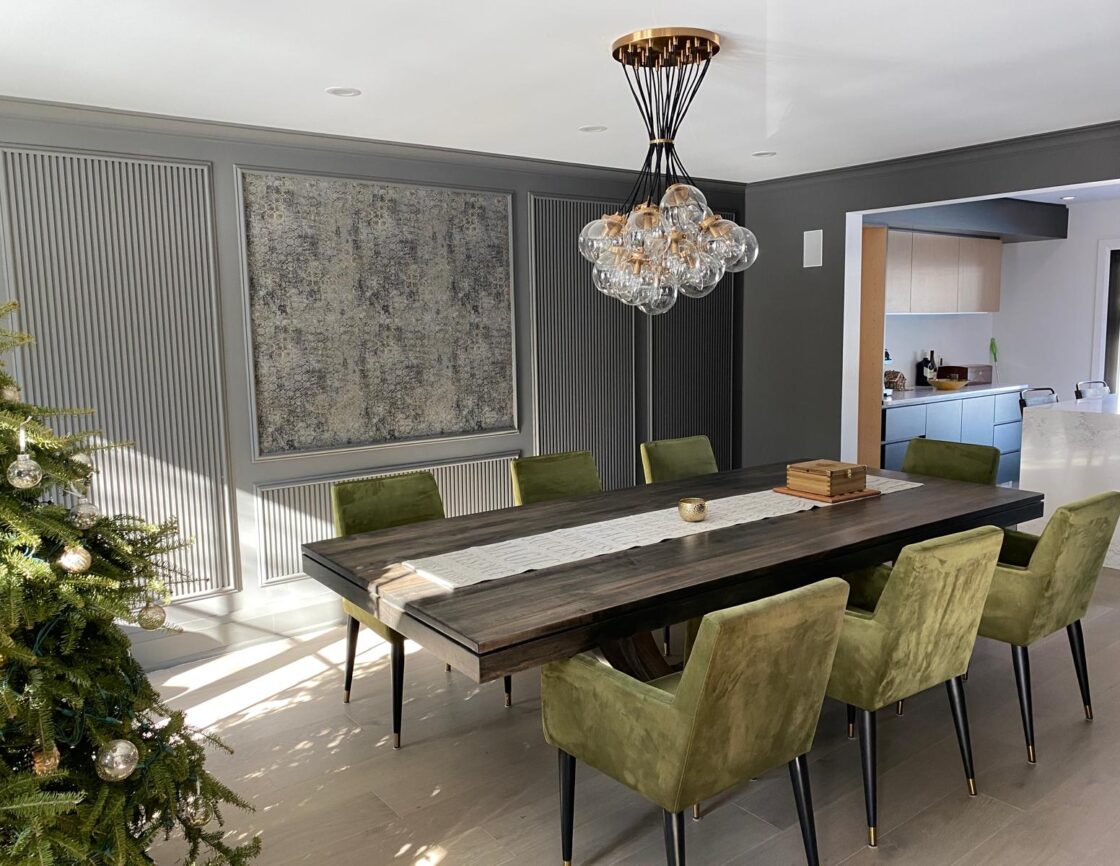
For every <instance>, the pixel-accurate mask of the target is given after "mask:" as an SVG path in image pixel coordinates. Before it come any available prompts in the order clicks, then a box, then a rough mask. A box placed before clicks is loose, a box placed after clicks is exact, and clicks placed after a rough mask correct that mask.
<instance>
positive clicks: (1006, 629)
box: [979, 533, 1041, 646]
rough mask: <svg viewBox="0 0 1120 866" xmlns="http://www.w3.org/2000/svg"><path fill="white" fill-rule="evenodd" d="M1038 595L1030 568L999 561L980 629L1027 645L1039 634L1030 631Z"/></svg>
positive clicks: (1002, 638) (1036, 583)
mask: <svg viewBox="0 0 1120 866" xmlns="http://www.w3.org/2000/svg"><path fill="white" fill-rule="evenodd" d="M1017 534H1022V533H1017ZM1040 596H1041V587H1040V585H1039V578H1038V577H1037V575H1035V574H1034V573H1033V572H1031V571H1030V569H1027V568H1021V567H1019V566H1017V565H1004V564H1003V563H1000V564H999V565H997V566H996V570H995V574H993V575H992V586H991V589H989V590H988V599H987V601H986V602H985V603H984V615H983V617H981V619H980V632H979V633H980V634H981V635H983V636H984V637H987V638H992V639H994V640H1001V641H1004V642H1005V643H1010V644H1017V645H1019V646H1027V645H1029V644H1030V643H1031V642H1032V641H1034V640H1035V639H1036V638H1037V637H1040V635H1034V634H1032V633H1031V632H1032V627H1033V625H1034V618H1035V612H1036V610H1037V608H1038V603H1039V598H1040Z"/></svg>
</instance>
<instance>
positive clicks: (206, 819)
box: [179, 797, 214, 827]
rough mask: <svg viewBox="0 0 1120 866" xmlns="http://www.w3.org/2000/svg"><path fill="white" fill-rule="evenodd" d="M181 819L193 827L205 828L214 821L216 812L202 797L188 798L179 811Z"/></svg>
mask: <svg viewBox="0 0 1120 866" xmlns="http://www.w3.org/2000/svg"><path fill="white" fill-rule="evenodd" d="M179 817H180V818H182V819H183V822H184V823H185V824H189V825H190V826H192V827H205V826H206V825H207V824H209V823H210V822H211V821H212V820H214V810H213V809H211V808H210V804H209V803H207V802H206V801H205V800H203V799H202V798H201V797H188V798H187V801H186V803H184V804H183V808H182V809H180V810H179Z"/></svg>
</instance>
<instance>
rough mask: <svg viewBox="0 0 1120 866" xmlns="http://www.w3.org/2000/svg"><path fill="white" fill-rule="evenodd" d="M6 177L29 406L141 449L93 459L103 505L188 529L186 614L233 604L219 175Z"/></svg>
mask: <svg viewBox="0 0 1120 866" xmlns="http://www.w3.org/2000/svg"><path fill="white" fill-rule="evenodd" d="M3 167H4V177H3V205H4V217H5V219H4V222H5V226H6V229H7V238H5V241H6V253H7V255H6V259H7V267H6V269H5V270H6V274H5V276H6V278H7V280H6V281H7V283H8V285H7V294H8V295H9V296H11V297H14V298H16V299H17V300H19V302H20V304H21V309H20V313H19V325H20V326H21V327H22V328H24V329H25V330H27V331H30V332H31V333H32V334H33V335H34V336H35V339H36V342H35V343H34V344H32V345H31V346H29V347H27V348H26V349H24V350H23V351H22V352H21V353H19V357H18V359H17V361H16V367H15V372H16V373H17V375H18V376H19V377H20V378H21V379H22V382H23V386H24V394H25V396H26V398H27V399H29V400H31V401H34V402H37V403H41V404H46V405H60V406H89V407H94V408H95V409H96V413H95V414H94V415H93V416H92V418H76V419H75V418H60V419H58V420H57V422H56V427H57V429H59V430H60V431H64V432H74V431H77V430H81V429H86V428H88V427H91V426H92V427H96V428H98V429H100V430H102V431H104V434H105V437H106V438H107V439H110V440H130V441H133V442H135V443H136V445H135V447H134V448H130V449H118V450H116V451H110V452H103V453H99V454H98V455H97V458H96V462H97V466H98V469H99V473H98V476H97V479H96V481H95V482H94V495H93V498H94V500H95V501H96V502H97V504H98V505H99V506H100V507H101V508H102V509H103V510H105V511H109V512H128V513H132V514H139V515H142V516H144V517H147V518H149V519H153V520H157V519H162V518H165V517H169V516H173V515H174V516H177V517H178V518H179V521H180V523H181V526H182V532H183V535H184V536H187V537H193V538H194V544H193V545H192V546H191V547H189V548H187V549H185V550H183V551H180V552H178V553H175V554H174V555H173V556H172V557H171V564H172V565H173V566H175V567H176V568H178V569H180V570H181V571H182V576H181V577H180V578H177V579H175V580H174V581H173V584H172V591H173V593H174V595H175V596H176V597H177V598H185V597H188V596H197V595H201V594H206V593H211V592H215V591H219V590H224V589H229V588H232V587H233V586H234V585H235V583H236V581H235V579H234V575H233V573H232V570H231V568H232V567H231V564H230V563H231V557H230V551H229V530H228V495H227V490H226V485H225V475H226V447H225V429H224V428H225V425H224V417H223V405H222V396H221V395H222V391H221V371H220V351H219V345H220V343H219V329H218V306H217V297H216V281H215V276H214V256H213V226H212V213H213V210H212V206H211V200H210V175H209V169H208V168H207V167H206V166H204V165H187V164H179V163H172V162H162V161H145V160H134V159H123V158H115V157H89V156H81V155H76V154H66V153H48V152H38V151H25V150H5V151H3Z"/></svg>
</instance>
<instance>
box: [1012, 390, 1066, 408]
mask: <svg viewBox="0 0 1120 866" xmlns="http://www.w3.org/2000/svg"><path fill="white" fill-rule="evenodd" d="M1057 402H1058V395H1057V394H1055V393H1054V389H1053V388H1027V389H1026V390H1025V391H1020V392H1019V411H1020V412H1022V411H1023V410H1024V409H1026V408H1027V407H1028V406H1045V405H1046V404H1048V403H1057Z"/></svg>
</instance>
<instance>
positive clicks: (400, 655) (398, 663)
mask: <svg viewBox="0 0 1120 866" xmlns="http://www.w3.org/2000/svg"><path fill="white" fill-rule="evenodd" d="M389 667H390V668H391V670H392V679H393V748H394V749H399V748H400V747H401V706H402V704H403V703H404V641H399V640H395V641H393V642H392V643H390V644H389Z"/></svg>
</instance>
